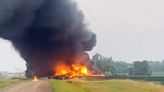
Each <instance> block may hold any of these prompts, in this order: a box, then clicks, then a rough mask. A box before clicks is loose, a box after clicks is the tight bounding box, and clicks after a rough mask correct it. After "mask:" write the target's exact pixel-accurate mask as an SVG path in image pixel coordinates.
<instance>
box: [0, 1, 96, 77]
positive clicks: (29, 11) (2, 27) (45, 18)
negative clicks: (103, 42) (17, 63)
mask: <svg viewBox="0 0 164 92" xmlns="http://www.w3.org/2000/svg"><path fill="white" fill-rule="evenodd" d="M0 37H1V38H4V39H7V40H10V41H11V42H12V44H13V45H14V47H15V48H16V49H17V50H18V51H19V52H20V54H21V56H22V57H23V58H24V59H25V60H26V62H27V71H26V75H27V76H32V75H38V76H47V75H49V74H51V71H53V67H54V66H55V65H56V64H57V63H60V62H65V63H68V64H70V63H72V62H74V61H73V60H72V59H73V58H74V57H76V56H78V55H81V54H82V53H84V52H85V51H90V50H92V48H93V47H94V46H95V44H96V35H95V34H94V33H92V32H91V31H89V30H88V28H87V25H86V24H85V23H84V15H83V13H82V11H81V10H79V9H78V8H77V6H76V3H75V2H73V1H71V0H1V1H0Z"/></svg>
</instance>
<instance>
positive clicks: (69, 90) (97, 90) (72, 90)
mask: <svg viewBox="0 0 164 92" xmlns="http://www.w3.org/2000/svg"><path fill="white" fill-rule="evenodd" d="M52 86H53V91H54V92H164V86H161V85H160V84H154V83H150V82H141V81H132V80H98V81H88V80H80V79H72V80H66V81H63V80H52Z"/></svg>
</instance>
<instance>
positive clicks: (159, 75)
mask: <svg viewBox="0 0 164 92" xmlns="http://www.w3.org/2000/svg"><path fill="white" fill-rule="evenodd" d="M152 76H155V77H164V72H153V73H152Z"/></svg>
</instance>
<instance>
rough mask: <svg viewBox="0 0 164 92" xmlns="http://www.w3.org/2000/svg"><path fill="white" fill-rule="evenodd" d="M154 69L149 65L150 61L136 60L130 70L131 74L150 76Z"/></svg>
mask: <svg viewBox="0 0 164 92" xmlns="http://www.w3.org/2000/svg"><path fill="white" fill-rule="evenodd" d="M151 74H152V71H151V69H150V67H149V63H148V61H146V60H144V61H142V62H141V61H135V62H134V64H133V67H132V68H131V69H130V71H129V75H142V76H150V75H151Z"/></svg>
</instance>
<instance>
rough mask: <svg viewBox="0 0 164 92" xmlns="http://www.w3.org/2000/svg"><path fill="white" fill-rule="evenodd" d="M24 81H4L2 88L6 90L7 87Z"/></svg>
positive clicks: (1, 82) (0, 83)
mask: <svg viewBox="0 0 164 92" xmlns="http://www.w3.org/2000/svg"><path fill="white" fill-rule="evenodd" d="M21 81H22V80H19V79H12V80H6V81H5V80H4V81H0V88H4V87H6V86H9V85H12V84H15V83H18V82H21Z"/></svg>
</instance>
